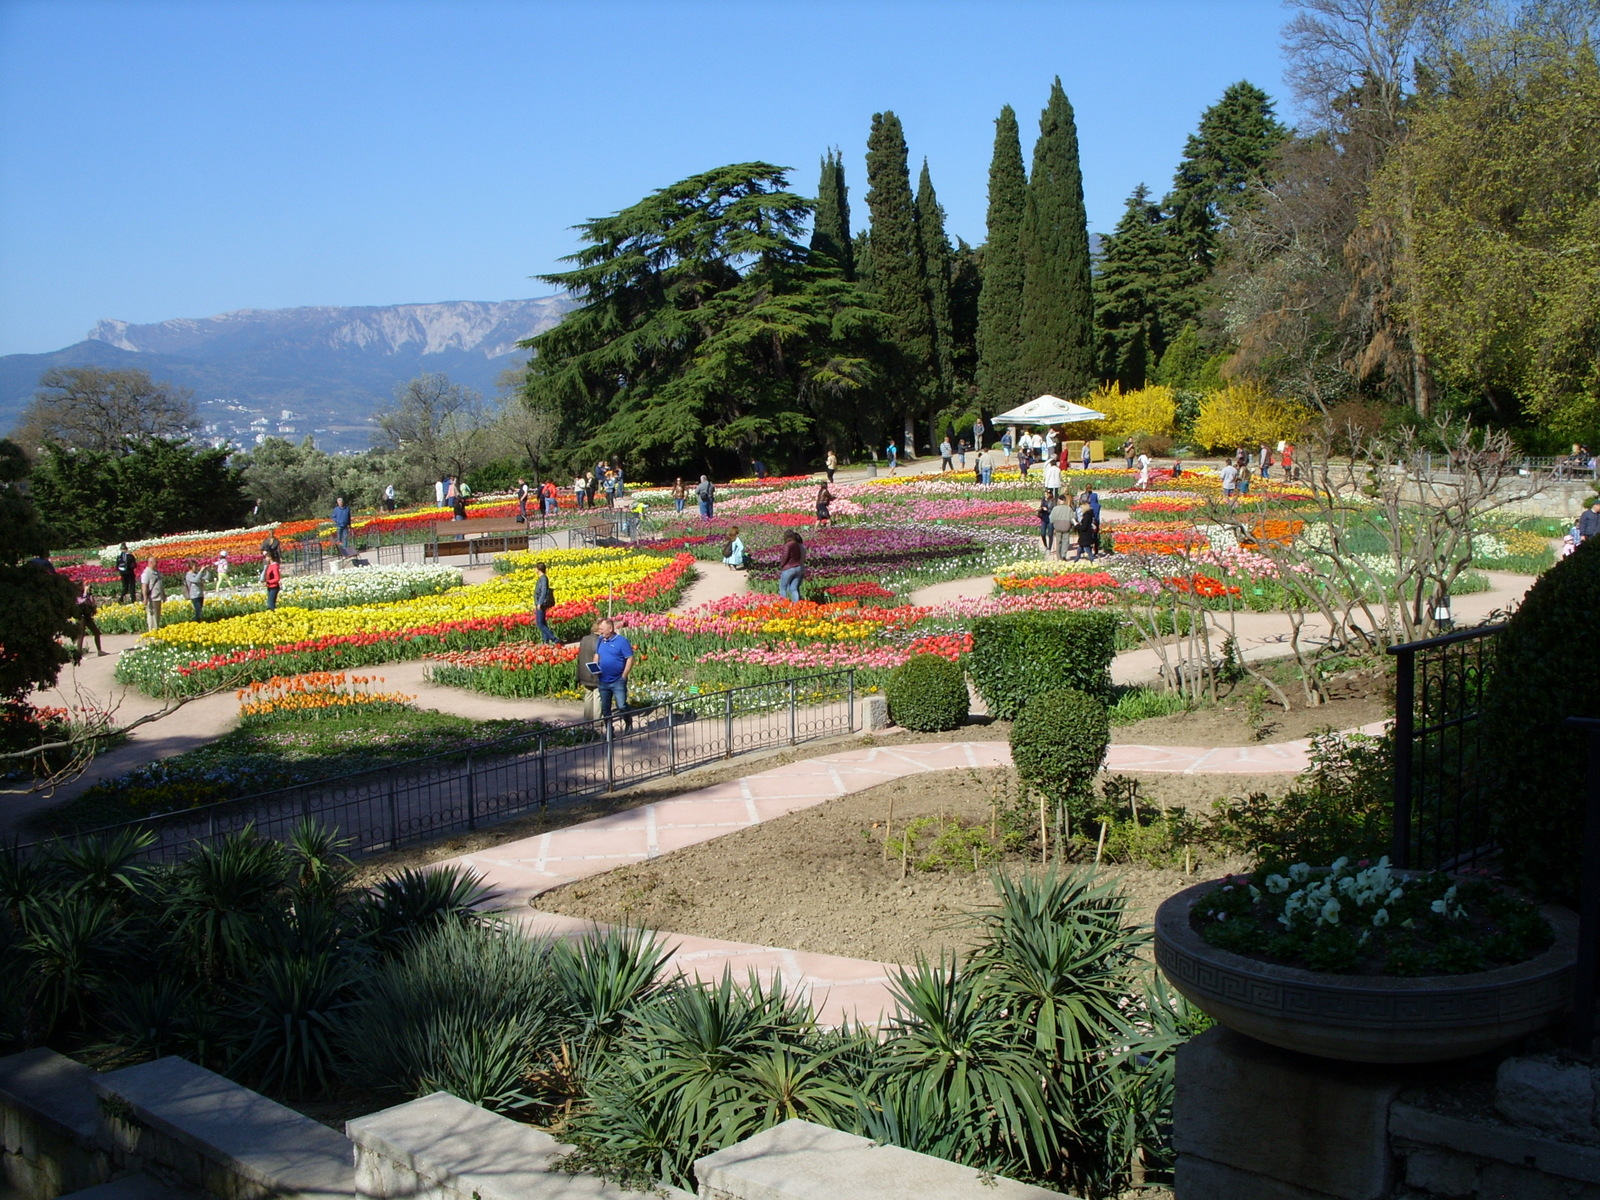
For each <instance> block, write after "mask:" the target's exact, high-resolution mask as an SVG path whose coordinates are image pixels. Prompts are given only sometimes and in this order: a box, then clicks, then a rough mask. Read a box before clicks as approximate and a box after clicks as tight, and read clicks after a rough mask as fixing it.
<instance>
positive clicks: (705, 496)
mask: <svg viewBox="0 0 1600 1200" xmlns="http://www.w3.org/2000/svg"><path fill="white" fill-rule="evenodd" d="M694 494H695V499H697V500H699V501H700V515H701V516H702V517H704V518H705V519H706V520H707V521H709V520H711V517H712V515H713V513H714V512H715V511H716V504H717V486H716V484H714V483H712V482H711V480H710V479H709V478H708V477H707V476H705V475H702V476H700V485H699V486H698V487H696V488H695V489H694Z"/></svg>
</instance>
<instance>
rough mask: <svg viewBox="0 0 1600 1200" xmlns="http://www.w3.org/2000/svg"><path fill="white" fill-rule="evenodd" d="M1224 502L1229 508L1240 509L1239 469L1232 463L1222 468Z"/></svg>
mask: <svg viewBox="0 0 1600 1200" xmlns="http://www.w3.org/2000/svg"><path fill="white" fill-rule="evenodd" d="M1222 500H1223V503H1225V504H1226V505H1227V506H1228V507H1229V508H1238V507H1239V468H1238V467H1237V466H1235V465H1234V464H1233V463H1231V462H1229V463H1226V464H1224V465H1223V468H1222Z"/></svg>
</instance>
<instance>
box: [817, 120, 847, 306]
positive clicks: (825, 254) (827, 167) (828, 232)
mask: <svg viewBox="0 0 1600 1200" xmlns="http://www.w3.org/2000/svg"><path fill="white" fill-rule="evenodd" d="M811 260H812V262H814V263H816V264H818V265H819V266H820V265H831V266H833V267H834V268H835V269H837V270H838V271H839V272H840V273H841V274H842V275H843V276H844V277H845V279H847V280H853V279H855V277H856V264H855V253H854V248H853V246H852V245H851V242H850V198H849V193H848V191H847V190H846V189H845V184H844V156H843V155H841V154H839V153H838V152H837V151H834V150H830V151H828V154H827V157H826V158H824V159H823V160H822V177H821V179H820V180H818V182H817V215H816V219H815V220H814V222H813V223H812V226H811Z"/></svg>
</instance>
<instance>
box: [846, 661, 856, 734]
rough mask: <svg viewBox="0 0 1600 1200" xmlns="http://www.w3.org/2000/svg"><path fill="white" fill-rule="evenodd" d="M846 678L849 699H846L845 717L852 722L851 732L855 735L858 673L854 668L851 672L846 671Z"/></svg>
mask: <svg viewBox="0 0 1600 1200" xmlns="http://www.w3.org/2000/svg"><path fill="white" fill-rule="evenodd" d="M845 678H846V679H848V680H849V683H848V684H847V687H848V688H849V692H848V694H847V697H846V699H845V717H846V718H847V719H848V720H849V722H850V725H849V730H850V732H851V733H854V732H855V731H856V673H855V670H854V669H853V668H852V669H851V670H849V671H846V672H845Z"/></svg>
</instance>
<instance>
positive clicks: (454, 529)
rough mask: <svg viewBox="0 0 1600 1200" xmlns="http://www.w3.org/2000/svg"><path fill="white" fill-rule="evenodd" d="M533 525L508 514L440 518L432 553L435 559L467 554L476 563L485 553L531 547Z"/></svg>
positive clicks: (432, 543)
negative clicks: (490, 517) (504, 516)
mask: <svg viewBox="0 0 1600 1200" xmlns="http://www.w3.org/2000/svg"><path fill="white" fill-rule="evenodd" d="M529 529H530V527H529V525H527V524H524V523H522V522H519V521H517V520H515V519H506V518H495V519H493V520H482V521H474V520H472V519H471V518H468V519H467V520H465V521H439V522H437V523H436V524H435V525H434V527H433V533H434V536H433V541H432V542H431V543H430V547H429V548H430V550H431V557H432V558H433V559H434V560H435V561H438V560H440V559H445V558H461V557H465V558H466V559H467V562H468V565H470V566H476V565H477V564H478V558H479V555H482V554H505V553H508V552H509V551H512V550H526V549H528V534H529Z"/></svg>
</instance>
